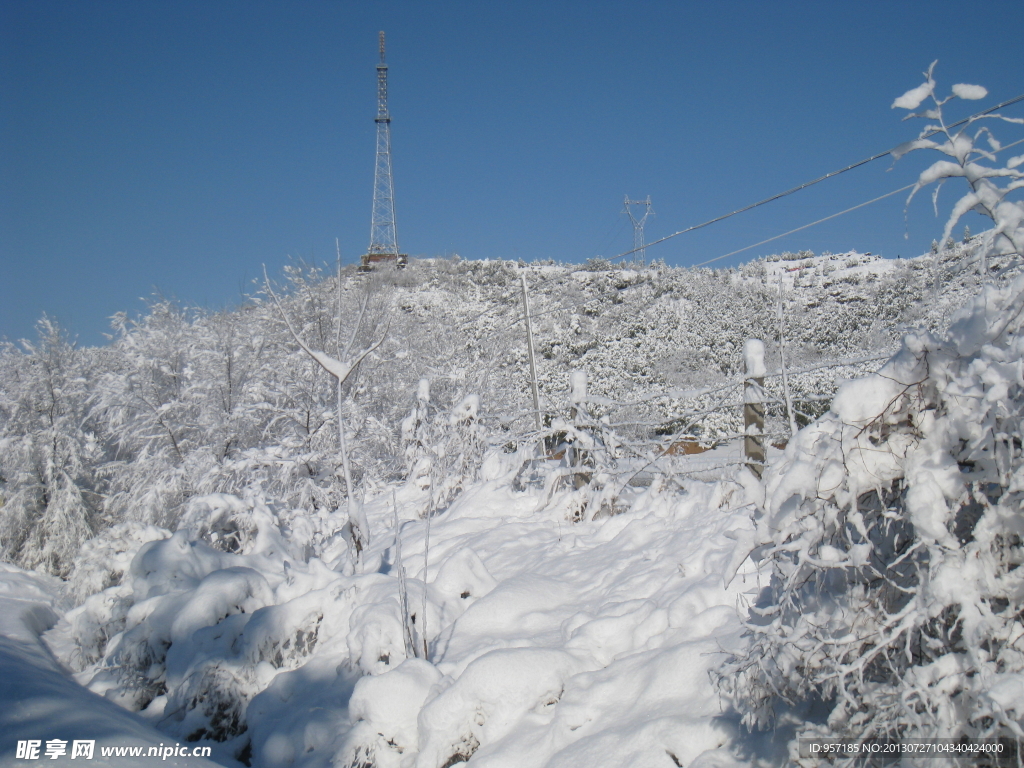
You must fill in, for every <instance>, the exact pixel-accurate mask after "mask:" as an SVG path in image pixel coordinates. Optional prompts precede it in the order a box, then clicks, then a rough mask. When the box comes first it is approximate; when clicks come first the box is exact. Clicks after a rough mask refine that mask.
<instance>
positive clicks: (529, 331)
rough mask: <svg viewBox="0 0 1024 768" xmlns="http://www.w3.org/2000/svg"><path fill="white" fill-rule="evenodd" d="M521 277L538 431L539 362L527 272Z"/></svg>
mask: <svg viewBox="0 0 1024 768" xmlns="http://www.w3.org/2000/svg"><path fill="white" fill-rule="evenodd" d="M519 277H520V278H522V281H523V315H524V316H525V318H526V352H527V355H528V356H529V358H530V386H531V388H532V389H533V413H534V416H535V419H536V424H537V431H538V432H540V430H541V429H542V428H543V425H542V424H541V420H540V391H539V389H538V387H537V364H536V362H535V360H534V352H533V321H532V319H531V318H530V295H529V294H528V293H527V292H526V273H525V272H520V273H519Z"/></svg>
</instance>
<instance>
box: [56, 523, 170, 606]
mask: <svg viewBox="0 0 1024 768" xmlns="http://www.w3.org/2000/svg"><path fill="white" fill-rule="evenodd" d="M169 535H170V534H168V532H167V531H165V530H164V529H163V528H157V527H156V526H155V525H145V524H143V523H138V522H135V521H128V522H125V523H118V524H117V525H114V526H111V527H110V528H107V529H106V530H104V531H101V532H100V534H99V535H98V536H96V537H94V538H92V539H89V540H88V541H87V542H85V543H84V544H83V545H82V548H81V549H80V550H79V552H78V555H77V556H76V557H75V559H74V562H73V563H72V566H71V573H70V574H69V575H68V581H67V584H68V592H69V593H70V596H71V598H72V599H73V600H74V601H75V602H76V603H78V602H81V601H83V600H84V599H85V598H86V597H88V596H89V595H94V594H96V593H98V592H102V591H103V590H105V589H107V588H108V587H114V586H117V585H119V584H120V583H121V581H122V580H123V579H124V577H125V575H126V574H127V573H128V569H129V568H130V567H131V564H132V560H133V559H134V558H135V555H136V554H137V553H138V551H139V549H140V548H141V547H142V545H143V544H146V543H147V542H150V541H157V540H159V539H165V538H167V537H168V536H169Z"/></svg>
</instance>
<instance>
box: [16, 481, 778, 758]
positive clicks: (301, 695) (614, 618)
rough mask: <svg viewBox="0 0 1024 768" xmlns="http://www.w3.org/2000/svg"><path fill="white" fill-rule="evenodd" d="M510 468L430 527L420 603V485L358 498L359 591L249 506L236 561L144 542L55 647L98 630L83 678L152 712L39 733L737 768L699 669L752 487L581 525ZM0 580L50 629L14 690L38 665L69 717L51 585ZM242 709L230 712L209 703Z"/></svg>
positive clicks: (27, 577) (667, 499) (86, 640)
mask: <svg viewBox="0 0 1024 768" xmlns="http://www.w3.org/2000/svg"><path fill="white" fill-rule="evenodd" d="M502 469H503V468H502V467H500V466H497V465H493V466H492V467H491V468H490V471H491V472H492V473H493V474H494V476H493V477H492V478H491V479H490V480H488V481H485V482H482V483H479V484H478V485H476V486H475V487H473V488H471V489H470V490H468V491H467V492H466V493H464V494H463V495H462V496H461V497H460V498H459V500H458V501H457V502H456V503H455V504H454V505H453V506H452V507H451V508H449V509H448V510H447V511H445V512H444V513H443V514H440V515H438V516H437V517H435V518H432V519H431V525H430V531H429V536H430V544H429V567H428V569H427V571H426V574H427V578H426V583H427V587H426V595H424V586H423V584H424V580H423V576H424V573H425V571H424V553H425V550H426V535H427V529H426V521H425V520H424V519H423V518H421V517H420V516H419V514H418V510H421V509H422V506H423V502H424V499H423V494H422V492H421V491H420V490H419V489H418V488H415V487H411V486H406V487H404V488H399V489H397V490H396V491H395V492H394V493H393V494H388V495H384V496H382V497H379V498H377V499H375V500H373V501H371V502H370V503H368V505H367V512H368V517H369V519H370V521H371V526H372V529H373V531H374V543H373V544H372V546H371V548H370V549H369V550H368V551H367V552H365V553H364V558H363V562H364V564H365V565H364V572H360V573H352V572H351V568H347V569H346V568H342V569H341V571H340V572H339V571H335V570H331V568H330V567H329V566H330V565H331V564H329V563H324V562H323V561H321V560H319V559H316V558H314V559H312V560H310V561H309V562H303V561H302V559H301V557H295V556H294V555H295V554H296V550H297V547H298V541H299V539H300V533H299V532H298V531H297V530H296V529H297V527H298V526H296V525H295V524H294V523H293V524H291V525H286V524H282V522H281V520H280V518H277V519H275V517H274V515H273V514H272V513H271V512H270V510H269V509H267V508H265V507H260V506H259V505H258V504H257V505H256V506H255V507H254V506H253V505H252V504H250V505H249V506H248V508H247V510H246V511H245V512H242V513H241V516H242V517H245V516H246V515H248V519H249V520H253V521H255V525H256V527H257V528H258V529H259V530H258V532H256V533H254V535H253V538H252V539H251V540H250V541H249V543H248V544H247V545H246V547H244V553H243V554H228V553H225V552H223V551H219V550H216V549H214V548H212V547H210V546H209V544H208V543H206V542H204V541H201V540H200V541H196V540H192V539H190V537H189V535H188V532H187V531H185V530H182V531H179V532H178V533H177V534H175V535H174V536H171V537H169V538H158V539H155V540H154V541H152V542H151V543H149V544H145V545H143V547H142V548H141V550H140V551H139V554H138V555H137V556H136V557H135V559H134V564H133V565H132V568H131V576H130V578H129V579H128V580H126V585H125V586H115V587H112V588H109V589H108V590H106V592H104V593H100V594H98V595H96V596H94V597H92V598H90V599H89V600H88V601H86V603H85V604H83V606H81V607H79V608H77V609H75V610H72V611H71V612H70V613H68V614H66V615H65V616H64V617H63V618H62V619H61V620H60V621H59V622H58V623H57V625H56V628H55V629H53V630H51V631H50V632H48V633H47V634H46V638H47V640H48V641H49V642H50V645H51V646H52V647H53V649H54V650H55V651H56V652H57V654H58V656H60V657H61V659H62V660H64V661H65V662H66V663H68V664H69V665H77V666H82V662H81V655H82V653H83V648H85V649H88V648H95V645H94V644H95V641H96V637H97V635H99V636H104V637H106V636H108V635H109V641H108V642H107V643H106V644H105V647H104V648H103V650H102V655H101V657H100V658H99V659H98V660H97V661H96V662H94V663H92V664H88V665H86V666H85V668H84V670H83V671H82V672H80V673H79V674H78V675H77V677H78V679H79V680H80V681H82V682H83V683H84V684H85V685H86V686H88V687H91V688H92V689H93V690H94V691H97V692H98V693H102V694H104V695H105V696H106V697H107V698H108V699H113V700H115V701H120V702H121V703H122V704H127V705H129V706H132V705H134V706H136V707H137V706H140V705H142V706H144V709H143V710H142V712H141V713H140V715H139V716H132V715H129V714H128V713H127V712H125V711H124V710H122V709H120V708H118V707H116V706H114V705H113V704H112V703H110V702H105V701H104V702H100V704H101V705H105V706H99V705H97V706H95V707H93V708H91V710H90V712H89V719H88V720H87V721H86V722H84V723H83V724H82V727H80V728H75V729H73V728H71V727H70V725H68V726H67V727H65V722H67V721H66V720H63V719H62V718H63V717H65V715H58V716H57V717H56V718H55V719H54V720H52V721H51V720H50V719H47V720H46V723H47V729H46V733H40V734H38V735H39V736H41V737H42V738H50V737H53V738H78V737H79V736H82V735H87V736H88V737H89V738H92V734H94V733H100V730H102V733H103V734H104V736H103V738H104V739H105V741H104V742H103V743H105V744H106V743H109V744H114V743H118V740H121V742H122V743H132V744H136V743H144V742H145V743H149V741H152V738H153V736H152V734H153V733H154V732H153V731H152V730H149V728H148V727H146V726H144V725H142V724H141V722H140V721H141V720H145V721H149V722H151V723H153V724H155V725H156V726H158V727H159V728H160V729H161V730H162V731H163V732H164V733H165V734H168V735H165V736H163V737H162V740H163V741H164V742H165V743H169V742H171V740H172V739H174V740H175V741H177V742H180V743H186V739H188V738H190V737H191V738H195V737H196V735H197V734H199V735H201V736H205V737H209V736H211V735H215V736H216V738H218V739H223V740H224V741H222V742H210V741H209V739H208V738H203V739H201V740H200V741H199V743H200V744H211V743H212V745H213V746H214V747H215V750H214V758H215V759H217V758H218V757H219V759H220V760H222V761H223V762H225V763H230V762H231V761H230V757H231V756H239V755H241V756H242V757H243V758H244V759H245V760H246V761H251V762H252V764H253V765H259V766H267V767H268V768H269V766H289V765H296V766H299V765H301V766H327V765H343V766H349V765H353V766H362V765H374V766H380V768H385V767H386V766H400V765H402V766H412V765H415V766H419V767H420V768H426V766H430V767H431V768H440V767H441V766H445V765H451V764H452V761H453V760H458V759H459V756H460V755H461V756H464V757H465V758H466V759H468V758H469V756H470V755H472V756H473V764H474V765H476V764H479V765H485V766H486V765H491V766H498V765H507V766H517V767H519V766H552V767H553V766H584V765H587V766H595V765H603V766H620V765H668V766H670V765H672V764H673V761H676V762H677V763H678V764H680V765H687V766H701V765H704V766H710V765H716V766H718V765H727V764H732V762H733V761H734V758H733V757H732V756H731V752H730V749H729V747H728V745H729V744H730V742H731V740H732V734H733V731H734V730H735V722H733V721H731V720H729V719H728V718H725V717H723V716H722V715H723V713H722V710H721V707H720V704H719V699H718V696H717V695H716V694H715V692H714V691H713V689H712V684H711V681H710V678H709V675H708V671H709V669H710V668H711V667H712V666H713V665H714V664H715V663H716V660H718V659H720V658H721V657H722V655H723V652H724V651H727V650H735V649H736V647H737V643H739V642H740V640H739V637H740V633H741V624H740V619H739V614H738V613H737V607H738V606H740V605H742V604H743V603H744V602H745V601H751V600H753V599H754V598H755V596H756V593H757V591H758V588H759V584H758V580H757V576H756V574H755V573H754V572H753V571H752V570H751V567H750V565H749V563H748V564H747V565H744V566H743V567H742V568H741V567H740V566H741V563H740V562H739V561H740V560H742V557H740V558H737V553H744V554H745V552H744V550H743V547H742V542H743V541H747V540H749V538H750V529H751V518H750V507H749V506H748V505H747V504H746V502H745V496H744V491H743V489H742V488H741V487H740V486H739V485H737V484H735V483H731V482H720V483H700V482H693V483H687V484H686V489H685V490H675V491H670V490H666V489H662V488H659V487H653V488H650V489H647V490H646V491H645V492H643V493H642V494H641V495H640V496H638V497H637V498H636V499H635V501H634V502H633V504H632V508H631V509H630V510H629V511H628V512H625V513H623V514H620V515H616V516H614V517H605V518H603V519H600V520H597V521H593V522H585V523H576V524H571V523H569V522H567V521H566V509H565V506H564V501H565V498H566V494H564V493H563V494H559V493H555V494H554V496H553V497H551V496H550V494H549V493H548V492H547V491H545V490H544V489H540V488H527V489H525V490H521V491H514V490H512V487H511V485H512V484H511V479H512V478H511V477H509V476H507V475H505V474H502V472H501V470H502ZM395 501H397V503H398V507H399V529H400V531H401V546H402V558H403V562H404V565H405V569H406V571H407V572H408V578H407V580H406V589H407V593H408V597H407V602H408V606H409V612H410V613H411V614H414V615H415V616H416V619H417V621H418V622H420V623H419V624H417V625H415V626H416V627H419V626H422V618H421V617H422V616H423V615H424V613H423V610H422V609H423V606H424V599H425V606H426V620H427V628H426V634H427V637H428V639H429V642H428V646H429V647H428V652H427V657H428V658H427V659H426V660H425V659H423V658H415V657H414V658H407V656H409V655H410V654H408V653H407V643H406V640H405V638H404V631H403V623H402V621H401V613H402V611H401V608H400V602H401V589H400V579H399V577H398V573H397V570H398V569H397V567H396V563H395V553H396V550H395V529H394V522H395V519H396V518H395V510H394V507H393V503H394V502H395ZM210 502H211V504H212V505H215V504H218V503H221V504H227V503H229V501H228V500H225V499H211V500H210ZM545 502H546V503H545ZM240 506H241V507H245V504H244V503H243V504H242V505H240ZM236 511H237V510H236ZM341 561H342V558H339V562H341ZM737 568H740V572H739V574H738V575H736V576H735V578H733V575H734V572H735V571H736V570H737ZM3 583H4V584H5V585H7V588H8V592H9V593H10V594H11V595H14V597H12V598H10V599H18V600H20V601H22V602H24V604H25V605H30V606H33V608H32V610H33V611H36V612H38V614H39V616H38V618H36V619H35V620H34V621H35V623H30V622H29V623H26V622H24V621H23V622H21V625H23V626H22V628H21V629H19V630H18V631H19V632H20V636H21V637H22V638H23V640H24V642H25V643H27V644H28V645H26V647H31V648H34V649H35V650H34V653H35V654H36V655H37V656H38V657H39V659H40V660H39V661H33V660H32V659H33V658H34V657H31V656H29V655H23V656H22V657H19V658H21V659H22V661H21V665H22V667H23V669H21V671H19V672H18V673H17V674H20V675H21V679H23V680H25V683H24V684H23V685H22V686H21V687H20V688H18V689H17V690H18V691H20V693H18V694H17V695H18V696H27V695H29V691H32V690H37V691H38V690H40V689H39V688H38V687H36V686H35V685H34V684H30V683H31V676H32V675H33V674H36V673H35V672H34V671H33V670H35V669H37V668H38V667H39V666H40V665H41V664H43V663H44V661H43V660H44V659H45V663H46V664H47V665H48V666H47V670H48V674H49V675H50V676H51V677H52V678H53V679H54V680H59V681H60V683H61V685H63V686H64V688H66V689H69V690H72V691H77V693H76V694H75V695H76V696H77V697H78V699H76V698H75V697H74V696H70V695H69V696H68V699H67V701H68V702H69V703H71V706H70V707H69V708H68V709H67V712H66V716H67V717H70V718H72V719H73V717H75V716H78V715H79V713H81V712H82V710H83V707H81V706H80V705H79V704H78V703H77V701H78V700H79V699H81V698H82V697H93V694H90V693H87V692H86V691H85V690H84V689H81V688H75V684H74V683H73V682H72V680H71V679H70V678H69V677H67V676H66V675H64V674H61V673H60V672H58V671H56V666H55V664H54V662H53V660H52V659H51V658H50V657H49V656H47V655H46V651H44V650H43V649H42V647H41V646H40V645H39V644H38V641H37V636H38V633H39V632H40V631H41V630H43V629H45V628H46V627H47V626H48V625H49V624H50V623H53V622H54V620H55V619H56V615H55V614H54V613H53V612H52V609H51V608H50V607H48V606H51V605H53V601H54V599H55V598H54V594H55V593H54V588H55V586H56V585H55V584H53V583H52V580H50V581H46V580H40V578H39V577H37V576H33V575H31V574H28V573H25V572H21V571H18V570H16V569H14V568H13V567H8V568H7V570H6V571H5V573H4V581H3ZM40 585H42V586H40ZM32 615H33V616H34V615H35V614H32ZM118 616H121V617H123V618H122V619H121V620H120V621H119V620H118V618H117V617H118ZM104 622H106V623H105V624H104ZM118 629H120V633H119V632H117V631H116V630H118ZM418 632H419V630H418V629H415V628H414V631H413V638H412V640H413V645H416V644H417V643H418V642H419V639H420V636H419V634H418ZM140 649H144V651H145V653H146V654H149V655H148V656H147V657H146V663H148V664H150V665H151V666H150V667H149V668H147V669H145V670H141V669H140V668H137V669H136V671H137V672H139V671H141V673H142V674H143V676H145V675H150V676H152V677H154V678H159V679H160V680H161V681H162V687H163V689H164V690H165V691H166V692H156V691H154V690H149V692H148V693H146V691H145V690H144V689H145V685H142V684H141V683H140V682H139V680H137V679H133V678H132V677H131V676H130V675H125V674H123V672H124V666H125V665H126V664H128V663H129V660H130V659H133V658H134V659H138V656H139V653H140ZM26 653H27V652H26ZM161 653H162V656H161ZM76 654H77V657H76ZM419 655H420V656H422V655H423V654H422V652H420V654H419ZM76 658H77V659H78V661H77V662H76ZM30 662H31V663H32V664H33V665H34V666H31V667H29V664H30ZM153 665H155V666H153ZM157 668H159V669H157ZM26 669H27V670H28V671H26ZM154 693H155V694H156V695H153V694H154ZM40 695H43V694H40ZM139 697H146V698H149V701H144V700H140V698H139ZM218 697H220V698H219V699H218ZM55 699H56V697H55V696H53V695H50V696H49V697H48V698H47V699H46V701H48V702H49V703H50V706H54V704H55ZM229 700H231V701H234V702H235V703H236V705H237V709H236V710H235V711H234V712H233V713H230V716H226V715H225V712H224V711H223V710H218V709H217V708H216V706H214V707H212V708H211V706H210V704H211V703H214V704H216V703H220V704H223V703H225V702H228V701H229ZM72 702H74V703H72ZM231 717H236V718H237V719H235V720H231ZM101 722H102V723H105V725H104V727H103V728H102V729H99V723H101ZM4 726H5V727H4V730H3V734H4V737H5V738H6V739H7V742H8V743H7V744H5V746H4V749H5V756H6V755H7V754H8V753H9V752H10V751H11V750H12V749H13V748H14V744H13V741H12V740H13V739H15V738H20V739H23V738H26V737H30V736H33V735H35V734H34V733H33V729H32V728H30V727H29V726H28V725H25V726H24V727H21V726H20V725H19V724H18V723H17V722H11V724H10V725H8V723H7V721H6V720H5V721H4ZM98 729H99V730H98ZM35 730H39V728H38V726H37V727H36V729H35ZM204 730H205V731H206V732H205V733H202V732H203V731H204ZM72 731H74V732H73V733H72ZM65 732H67V735H66V736H64V735H62V734H64V733H65ZM144 734H149V736H148V738H149V741H145V739H144V737H143V735H144ZM183 764H184V763H183ZM187 764H199V763H187Z"/></svg>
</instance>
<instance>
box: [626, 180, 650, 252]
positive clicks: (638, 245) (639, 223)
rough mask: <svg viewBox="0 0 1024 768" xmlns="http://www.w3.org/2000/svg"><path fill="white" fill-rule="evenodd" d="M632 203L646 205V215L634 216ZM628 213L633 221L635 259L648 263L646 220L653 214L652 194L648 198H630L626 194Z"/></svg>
mask: <svg viewBox="0 0 1024 768" xmlns="http://www.w3.org/2000/svg"><path fill="white" fill-rule="evenodd" d="M631 205H643V206H646V210H644V215H643V216H641V217H640V218H639V219H638V218H637V217H636V216H634V215H633V211H632V210H630V208H629V206H631ZM626 215H627V216H629V220H630V221H631V222H633V261H634V262H639V263H640V264H641V265H643V264H646V263H647V249H646V248H645V247H644V222H645V221H647V217H648V216H650V215H651V196H650V195H648V196H647V199H646V200H630V199H629V195H626Z"/></svg>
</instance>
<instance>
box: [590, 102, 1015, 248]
mask: <svg viewBox="0 0 1024 768" xmlns="http://www.w3.org/2000/svg"><path fill="white" fill-rule="evenodd" d="M1018 101H1024V94H1021V95H1020V96H1016V97H1014V98H1012V99H1008V100H1007V101H1004V102H1002V103H1000V104H996V105H995V106H994V107H989V108H988V109H985V110H982V111H981V112H978V113H976V114H973V115H971V116H970V117H965V118H964V119H963V120H960V121H959V122H956V123H953V124H952V125H949V126H946V130H949V129H950V128H956V127H957V126H960V125H964V124H966V123H969V122H971V121H972V120H977V119H978V118H979V117H984V116H985V115H987V114H989V113H991V112H995V111H996V110H997V109H1002V108H1003V107H1008V106H1010V105H1011V104H1016V103H1017V102H1018ZM941 132H942V131H940V130H935V131H931V132H930V133H927V134H925V135H924V136H922V137H921V138H928V137H929V136H934V135H935V134H937V133H941ZM905 143H906V142H904V144H905ZM901 146H903V144H900V145H898V146H895V147H893V148H892V149H889V150H886V151H885V152H879V153H878V154H877V155H872V156H871V157H869V158H866V159H864V160H860V161H859V162H856V163H853V164H852V165H848V166H846V167H845V168H840V169H839V170H838V171H832V172H831V173H826V174H825V175H824V176H819V177H818V178H816V179H814V180H812V181H807V182H804V183H803V184H801V185H799V186H796V187H793V188H792V189H787V190H786V191H785V192H779V193H778V194H777V195H772V196H771V197H766V198H765V199H764V200H759V201H758V202H756V203H751V204H750V205H747V206H744V207H743V208H737V209H736V210H735V211H732V212H730V213H726V214H724V215H722V216H718V217H716V218H714V219H710V220H708V221H705V222H702V223H700V224H694V225H693V226H692V227H687V228H686V229H681V230H679V231H678V232H673V233H672V234H671V235H665V237H662V238H660V239H658V240H654V241H652V242H650V243H647V244H646V245H645V246H644V247H645V248H649V247H650V246H652V245H658V244H659V243H663V242H665V241H666V240H671V239H672V238H673V237H678V236H679V235H685V234H686V233H687V232H693V231H694V230H697V229H703V228H704V227H707V226H710V225H711V224H717V223H718V222H719V221H724V220H725V219H728V218H730V217H732V216H736V215H737V214H740V213H746V212H747V211H750V210H753V209H754V208H759V207H760V206H762V205H767V204H768V203H773V202H775V201H776V200H780V199H782V198H783V197H788V196H789V195H792V194H794V193H796V192H799V191H800V190H801V189H807V188H808V187H813V186H814V185H815V184H820V183H821V182H823V181H825V180H826V179H831V178H832V177H834V176H838V175H840V174H841V173H846V172H847V171H852V170H853V169H854V168H860V166H862V165H866V164H867V163H870V162H872V161H874V160H877V159H878V158H880V157H885V156H886V155H891V154H892V153H893V152H895V151H896V150H897V149H899V148H900V147H901ZM636 251H637V249H636V248H634V249H633V250H631V251H626V252H625V253H620V254H619V255H618V256H612V257H611V259H609V261H611V260H613V259H621V258H623V257H624V256H629V255H630V254H632V253H636Z"/></svg>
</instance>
